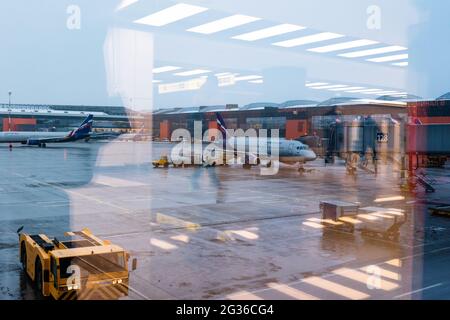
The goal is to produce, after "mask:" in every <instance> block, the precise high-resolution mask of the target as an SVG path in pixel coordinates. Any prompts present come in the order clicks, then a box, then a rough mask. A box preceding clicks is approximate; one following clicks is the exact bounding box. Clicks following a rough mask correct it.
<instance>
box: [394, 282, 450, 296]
mask: <svg viewBox="0 0 450 320" xmlns="http://www.w3.org/2000/svg"><path fill="white" fill-rule="evenodd" d="M442 285H443V283H442V282H441V283H436V284H433V285H432V286H428V287H425V288H422V289H417V290H414V291H411V292H407V293H403V294H400V295H398V296H395V297H394V299H399V298H403V297H406V296H409V295H412V294H414V293H419V292H422V291H425V290H429V289H433V288H436V287H439V286H442Z"/></svg>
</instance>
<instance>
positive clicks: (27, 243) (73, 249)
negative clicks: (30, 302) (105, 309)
mask: <svg viewBox="0 0 450 320" xmlns="http://www.w3.org/2000/svg"><path fill="white" fill-rule="evenodd" d="M22 229H23V227H22V228H20V229H19V230H18V234H19V247H20V252H19V254H20V255H19V256H20V262H21V263H22V267H23V269H24V271H25V272H26V273H27V274H28V276H29V277H30V278H31V280H32V281H33V282H34V283H35V285H36V289H37V290H38V291H40V292H42V294H43V295H44V296H46V297H47V296H51V297H53V298H55V299H79V300H83V299H118V298H120V297H123V296H127V295H128V276H129V272H128V260H129V257H130V255H129V254H128V253H127V252H126V251H125V250H124V249H123V248H121V247H119V246H117V245H113V244H111V243H110V242H109V241H107V240H101V239H99V238H97V237H96V236H94V235H93V234H92V233H91V231H90V230H89V229H83V230H81V231H74V232H66V233H65V234H64V236H65V238H64V239H61V240H58V239H56V238H54V239H50V238H48V237H47V236H46V235H44V234H38V235H29V234H25V233H21V232H20V231H21V230H22ZM132 269H133V270H134V269H136V259H133V262H132Z"/></svg>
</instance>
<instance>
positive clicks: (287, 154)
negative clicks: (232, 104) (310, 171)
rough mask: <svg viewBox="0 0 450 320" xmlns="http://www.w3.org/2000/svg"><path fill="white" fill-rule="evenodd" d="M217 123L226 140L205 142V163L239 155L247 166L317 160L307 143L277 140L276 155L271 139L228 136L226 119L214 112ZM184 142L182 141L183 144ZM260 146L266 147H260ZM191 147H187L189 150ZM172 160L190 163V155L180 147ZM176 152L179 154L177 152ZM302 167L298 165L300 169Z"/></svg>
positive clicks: (230, 158) (230, 160)
mask: <svg viewBox="0 0 450 320" xmlns="http://www.w3.org/2000/svg"><path fill="white" fill-rule="evenodd" d="M216 115H217V124H218V129H219V131H221V132H222V135H223V137H224V138H225V140H219V141H216V142H215V143H209V142H208V143H207V142H203V144H206V145H207V146H206V148H205V149H204V152H203V154H202V155H201V159H202V162H203V164H204V165H205V166H215V165H216V164H221V163H223V162H224V160H225V161H226V163H230V162H232V161H233V159H236V158H241V162H243V164H246V165H259V164H265V165H266V166H267V167H270V166H271V164H272V162H274V161H278V162H281V163H283V164H300V165H301V164H304V163H306V162H309V161H314V160H316V159H317V155H316V154H315V153H314V151H312V150H311V149H310V148H309V147H308V146H307V145H305V144H303V143H301V142H300V141H296V140H286V139H283V138H281V139H278V141H279V144H278V154H277V155H275V154H272V150H273V149H274V148H272V146H271V144H272V140H271V139H270V138H256V137H234V136H230V135H229V133H228V131H227V128H226V125H225V121H224V120H223V118H222V116H221V115H220V114H219V113H217V114H216ZM183 143H185V142H182V143H181V144H183ZM261 146H263V147H265V148H261ZM189 149H190V148H188V150H189ZM264 149H265V150H264ZM173 151H174V152H173V153H172V161H174V163H177V164H182V163H192V161H193V160H192V159H191V157H189V156H185V155H183V154H182V153H183V148H182V147H181V148H179V149H177V150H173ZM177 151H179V152H180V153H177ZM197 161H198V160H197ZM299 170H301V168H299Z"/></svg>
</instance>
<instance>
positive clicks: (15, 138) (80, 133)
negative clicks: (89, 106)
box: [0, 114, 94, 148]
mask: <svg viewBox="0 0 450 320" xmlns="http://www.w3.org/2000/svg"><path fill="white" fill-rule="evenodd" d="M93 118H94V117H93V115H92V114H90V115H89V116H88V117H87V118H86V119H85V120H84V121H83V122H82V123H81V125H80V126H79V127H78V128H77V129H75V130H72V131H70V132H69V133H67V134H64V133H63V132H39V131H36V132H34V131H32V132H26V131H4V132H0V143H9V144H10V146H11V144H12V143H21V144H26V145H29V146H38V147H43V148H45V147H46V146H47V143H62V142H71V141H77V140H81V139H87V138H89V136H90V134H91V130H92V122H93V120H92V119H93Z"/></svg>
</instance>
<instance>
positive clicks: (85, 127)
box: [69, 114, 94, 138]
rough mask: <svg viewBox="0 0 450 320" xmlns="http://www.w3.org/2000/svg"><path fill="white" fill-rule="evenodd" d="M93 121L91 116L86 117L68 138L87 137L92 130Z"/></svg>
mask: <svg viewBox="0 0 450 320" xmlns="http://www.w3.org/2000/svg"><path fill="white" fill-rule="evenodd" d="M93 119H94V116H93V115H92V114H90V115H88V116H87V118H86V119H84V121H83V122H82V123H81V124H80V126H79V127H78V128H77V129H75V130H72V132H70V134H69V136H70V137H73V138H77V137H84V136H87V135H88V134H89V133H90V132H91V130H92V123H93V121H94V120H93Z"/></svg>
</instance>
